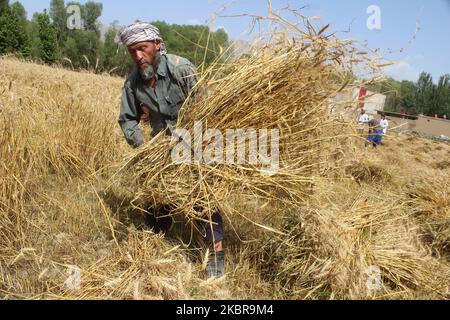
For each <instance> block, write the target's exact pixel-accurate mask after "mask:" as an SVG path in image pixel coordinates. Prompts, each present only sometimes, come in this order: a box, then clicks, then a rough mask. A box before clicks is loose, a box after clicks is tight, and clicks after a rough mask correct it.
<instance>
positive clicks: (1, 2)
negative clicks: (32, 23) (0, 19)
mask: <svg viewBox="0 0 450 320" xmlns="http://www.w3.org/2000/svg"><path fill="white" fill-rule="evenodd" d="M8 6H9V0H0V11H2V10H3V9H6V8H8Z"/></svg>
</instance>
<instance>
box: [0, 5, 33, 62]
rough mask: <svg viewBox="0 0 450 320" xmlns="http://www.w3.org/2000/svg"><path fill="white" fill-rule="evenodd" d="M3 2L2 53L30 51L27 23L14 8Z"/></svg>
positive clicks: (0, 25) (1, 14) (0, 47)
mask: <svg viewBox="0 0 450 320" xmlns="http://www.w3.org/2000/svg"><path fill="white" fill-rule="evenodd" d="M5 4H7V2H3V3H2V9H1V11H0V54H4V53H16V52H20V53H24V54H27V53H29V48H28V37H27V33H26V29H25V24H24V22H23V21H21V19H20V16H18V15H17V12H16V11H14V10H15V9H17V6H15V7H14V8H15V9H13V8H11V7H9V6H5Z"/></svg>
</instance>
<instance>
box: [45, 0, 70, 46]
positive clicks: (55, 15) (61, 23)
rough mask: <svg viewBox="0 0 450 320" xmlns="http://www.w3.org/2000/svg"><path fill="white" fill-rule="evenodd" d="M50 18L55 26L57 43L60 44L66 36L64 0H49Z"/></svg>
mask: <svg viewBox="0 0 450 320" xmlns="http://www.w3.org/2000/svg"><path fill="white" fill-rule="evenodd" d="M49 15H50V18H51V19H52V22H53V25H54V26H55V28H56V32H57V38H58V44H59V45H60V46H61V44H62V43H63V42H64V41H65V40H66V38H67V32H68V29H67V18H68V16H67V12H66V6H65V4H64V0H51V1H50V12H49Z"/></svg>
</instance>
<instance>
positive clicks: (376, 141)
mask: <svg viewBox="0 0 450 320" xmlns="http://www.w3.org/2000/svg"><path fill="white" fill-rule="evenodd" d="M382 137H383V128H382V127H381V125H380V120H377V119H372V120H370V121H369V136H368V137H367V140H366V147H367V146H368V145H372V146H373V147H374V148H375V147H377V146H379V145H381V142H382Z"/></svg>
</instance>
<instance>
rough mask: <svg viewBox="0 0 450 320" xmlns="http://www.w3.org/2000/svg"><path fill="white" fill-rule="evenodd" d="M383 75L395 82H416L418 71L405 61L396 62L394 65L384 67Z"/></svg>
mask: <svg viewBox="0 0 450 320" xmlns="http://www.w3.org/2000/svg"><path fill="white" fill-rule="evenodd" d="M383 69H384V73H385V74H386V75H388V76H390V77H392V78H394V79H395V80H400V81H401V80H409V81H414V82H415V81H417V79H419V75H420V71H419V70H417V69H416V68H415V67H413V66H412V65H411V64H410V63H409V62H407V61H398V62H396V63H395V64H393V65H391V66H388V67H385V68H383Z"/></svg>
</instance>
